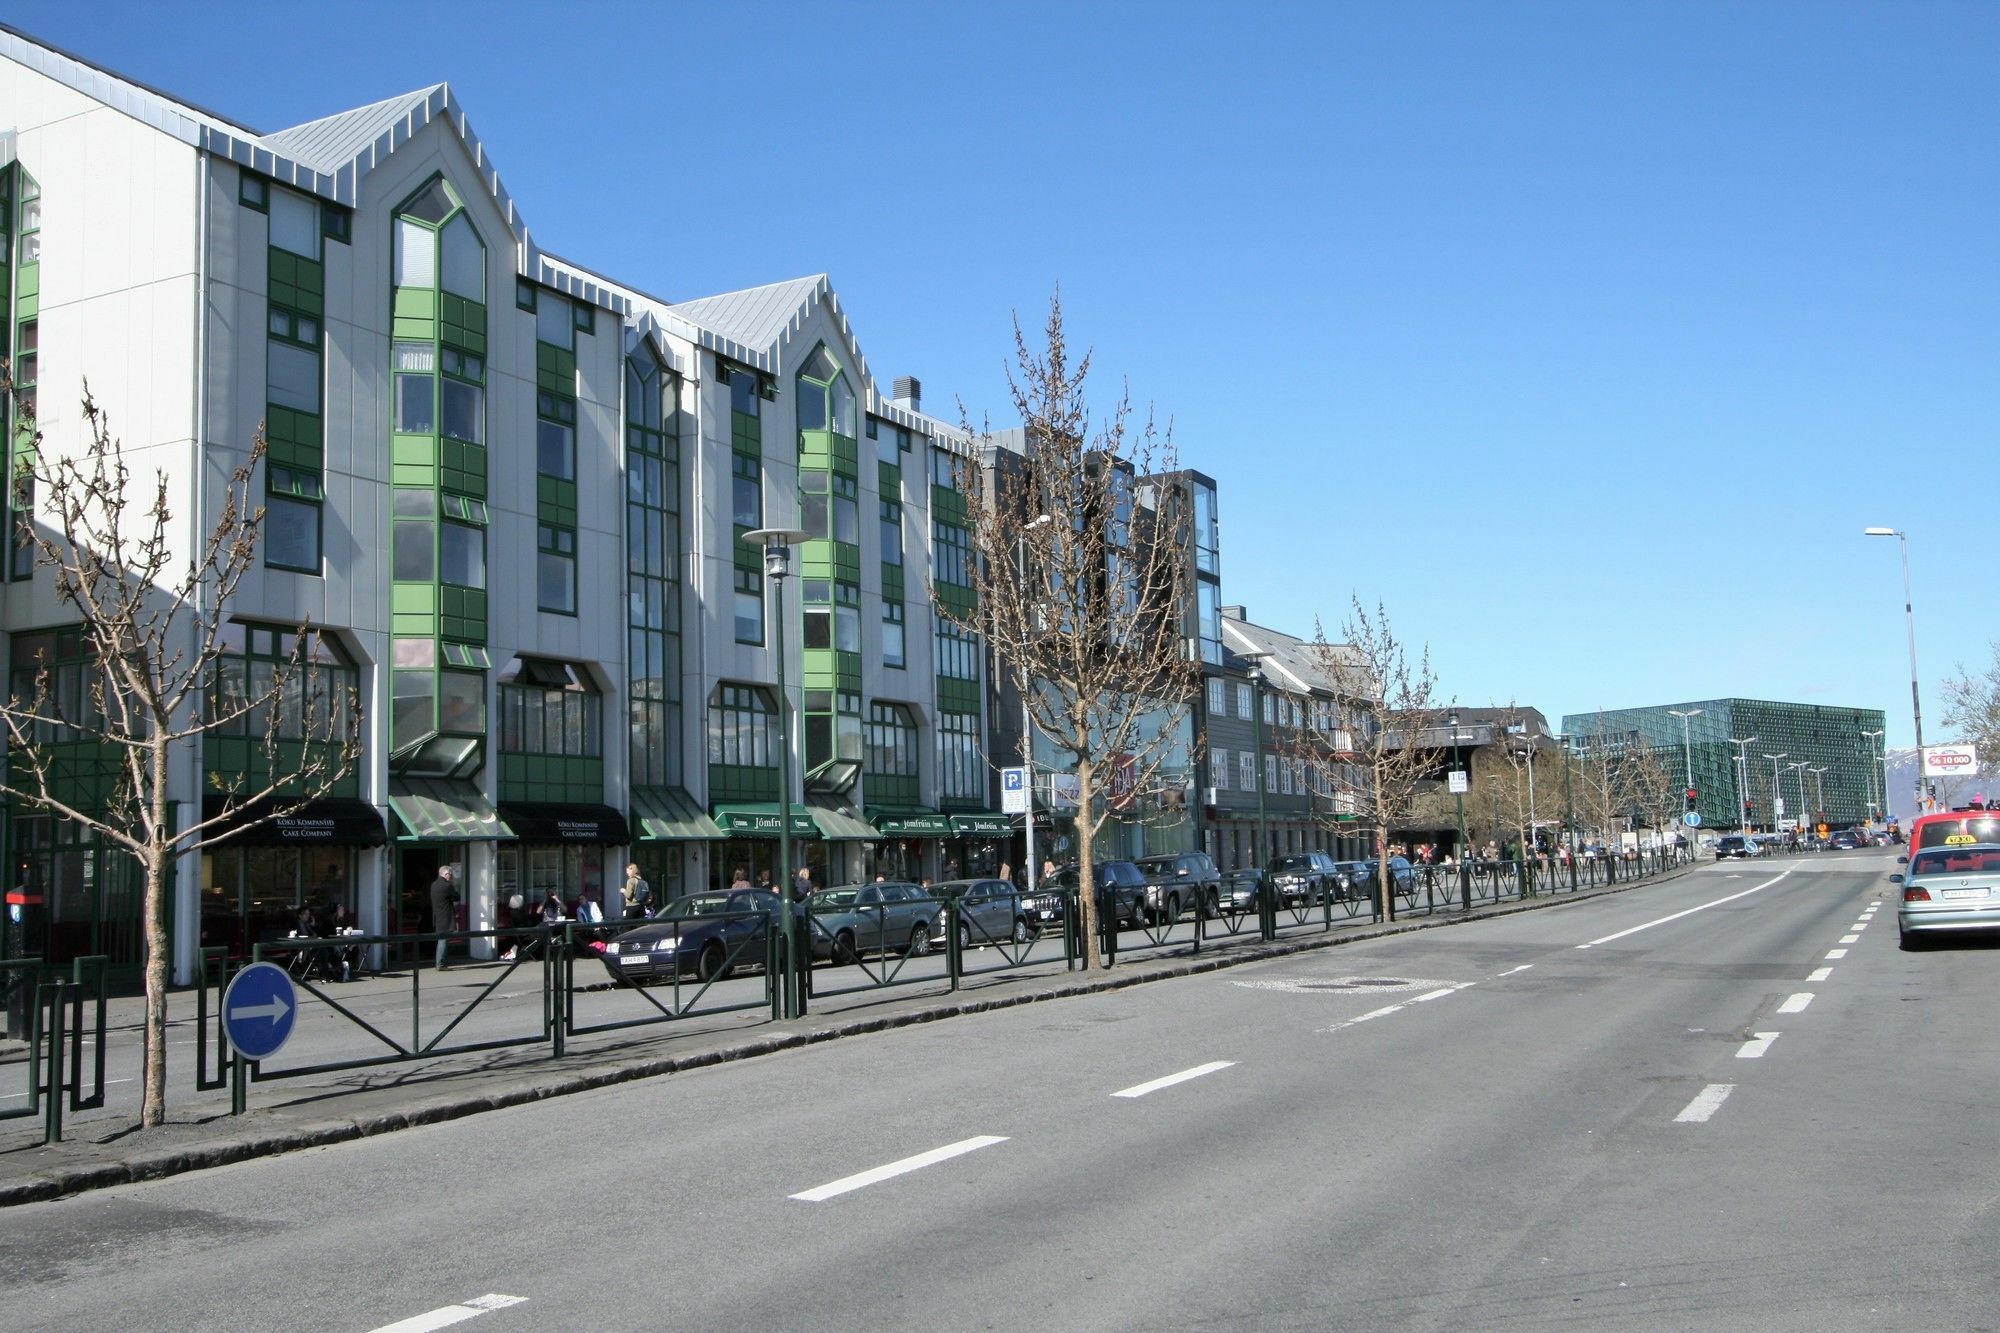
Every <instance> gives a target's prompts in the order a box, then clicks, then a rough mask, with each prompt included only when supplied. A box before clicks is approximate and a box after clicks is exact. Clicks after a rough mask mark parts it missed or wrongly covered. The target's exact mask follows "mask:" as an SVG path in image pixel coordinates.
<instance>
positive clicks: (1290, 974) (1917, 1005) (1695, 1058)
mask: <svg viewBox="0 0 2000 1333" xmlns="http://www.w3.org/2000/svg"><path fill="white" fill-rule="evenodd" d="M1892 868H1893V863H1892V861H1891V860H1890V858H1889V857H1887V856H1886V855H1885V854H1879V853H1866V854H1850V855H1846V856H1828V857H1821V858H1810V859H1806V860H1801V861H1792V862H1780V863H1777V864H1774V865H1768V866H1764V865H1741V864H1739V865H1732V866H1728V867H1716V868H1710V869H1705V870H1703V871H1701V872H1699V873H1697V874H1694V875H1690V876H1687V877H1684V878H1682V879H1680V880H1677V881H1673V882H1670V883H1668V884H1664V885H1659V886H1655V887H1651V888H1644V889H1641V890H1639V891H1635V892H1631V893H1626V894H1621V895H1616V896H1613V897H1607V898H1600V899H1594V900H1588V901H1582V902H1578V903H1575V904H1574V905H1566V906H1564V907H1562V908H1560V909H1556V910H1549V911H1538V912H1529V913H1524V914H1521V915H1517V916H1512V917H1506V918H1501V919H1495V920H1489V921H1484V922H1477V923H1471V924H1467V925H1463V926H1454V927H1450V928H1446V929H1439V930H1428V931H1420V932H1416V933H1413V934H1410V935H1405V936H1398V937H1394V938H1390V939H1383V940H1378V941H1372V942H1369V943H1366V944H1360V945H1355V946H1350V947H1344V948H1338V949H1330V950H1325V951H1319V952H1315V953H1311V954H1307V955H1302V956H1294V957H1290V958H1286V959H1282V960H1276V961H1273V962H1270V963H1267V964H1260V965H1255V966H1249V967H1242V968H1233V969H1228V970H1225V971H1223V972H1220V973H1215V974H1208V975H1203V976H1199V977H1191V978H1186V979H1182V980H1177V981H1171V982H1162V983H1159V984H1155V985H1148V986H1143V987H1138V988H1135V989H1131V990H1125V991H1119V992H1113V993H1108V994H1104V995H1099V996H1092V997H1087V998H1081V999H1073V1000H1064V1001H1058V1002H1052V1003H1046V1004H1038V1005H1032V1006H1027V1007H1024V1008H1018V1009H1008V1010H1002V1011H998V1012H994V1013H989V1014H982V1015H972V1016H968V1017H964V1018H960V1019H956V1020H953V1021H950V1022H946V1023H938V1024H929V1025H924V1026H921V1027H916V1028H907V1029H901V1030H897V1031H893V1032H887V1033H882V1034H878V1035H875V1036H870V1037H866V1038H860V1039H850V1040H844V1041H840V1042H835V1043H829V1044H826V1045H823V1046H817V1047H811V1048H806V1049H803V1050H799V1051H794V1052H789V1053H785V1054H781V1055H776V1056H771V1057H767V1058H761V1059H757V1060H752V1061H746V1062H741V1063H736V1064H730V1065H724V1066H720V1067H717V1068H714V1069H709V1070H703V1071H699V1072H696V1073H692V1074H684V1075H681V1076H677V1077H675V1078H673V1079H669V1080H657V1081H651V1082H645V1083H638V1084H630V1085H622V1086H620V1087H617V1088H613V1089H607V1090H605V1091H603V1092H600V1093H593V1094H588V1095H584V1096H576V1097H566V1098H561V1099H559V1100H557V1101H554V1102H550V1103H546V1104H542V1105H537V1106H531V1107H523V1108H519V1109H515V1110H510V1111H504V1112H498V1113H494V1114H490V1115H485V1116H479V1117H474V1118H472V1119H469V1120H463V1121H457V1122H453V1123H450V1124H446V1125H440V1126H435V1127H429V1128H424V1129H417V1130H411V1131H407V1132H404V1133H400V1134H396V1135H390V1136H386V1137H382V1138H376V1139H369V1140H364V1141H361V1142H357V1143H352V1144H346V1145H341V1146H338V1147H333V1148H327V1149H322V1150H317V1151H313V1152H310V1153H303V1154H296V1155H292V1156H288V1157H284V1158H278V1159H271V1160H266V1161H260V1162H255V1163H249V1164H245V1165H242V1166H238V1167H232V1168H227V1169H224V1170H220V1171H214V1172H209V1173H205V1174H201V1175H195V1176H188V1177H180V1178H175V1179H172V1180H167V1181H161V1182H157V1183H154V1184H148V1185H140V1186H133V1187H127V1188H122V1189H117V1190H110V1191H103V1192H99V1193H93V1194H89V1195H84V1196H81V1197H78V1198H75V1199H70V1200H64V1201H59V1202H55V1203H50V1204H40V1205H33V1206H30V1207H26V1208H21V1209H16V1210H10V1211H9V1212H8V1213H7V1215H6V1217H5V1226H4V1227H0V1309H4V1310H5V1312H6V1314H5V1319H6V1322H7V1324H8V1326H9V1327H10V1328H14V1329H30V1328H58V1327H61V1328H65V1329H67V1328H73V1327H75V1326H77V1324H78V1323H79V1322H86V1323H87V1322H93V1321H116V1322H120V1323H129V1322H131V1321H132V1320H133V1319H134V1318H135V1312H140V1311H143V1316H142V1317H140V1322H142V1323H143V1324H144V1325H146V1326H147V1327H151V1328H159V1329H177V1328H190V1329H192V1328H242V1329H267V1328H272V1327H280V1326H282V1327H287V1328H300V1329H317V1328H327V1329H356V1330H372V1329H379V1328H385V1327H392V1326H395V1327H401V1328H406V1329H416V1328H437V1327H444V1326H445V1325H446V1323H447V1322H453V1321H456V1322H471V1321H476V1324H477V1327H478V1328H479V1329H480V1330H481V1333H485V1331H486V1330H493V1333H500V1330H504V1329H506V1328H509V1327H515V1328H526V1327H537V1328H541V1327H558V1326H560V1327H587V1328H595V1327H605V1328H618V1327H641V1326H652V1327H657V1326H669V1325H671V1326H676V1327H680V1326H701V1327H719V1328H757V1329H763V1328H770V1327H780V1326H791V1327H807V1328H821V1327H824V1328H844V1327H856V1328H860V1327H867V1328H881V1327H889V1328H902V1327H909V1328H917V1327H942V1328H1022V1327H1060V1328H1093V1329H1094V1328H1134V1329H1138V1328H1160V1327H1166V1326H1179V1327H1188V1328H1204V1329H1207V1328H1213V1329H1225V1328H1226V1329H1234V1328H1248V1327H1256V1328H1308V1327H1310V1328H1327V1327H1341V1328H1418V1329H1465V1328H1506V1327H1522V1328H1547V1327H1556V1326H1571V1327H1589V1328H1593V1329H1595V1328H1674V1329H1680V1328H1693V1327H1699V1328H1704V1329H1738V1328H1740V1329H1759V1330H1763V1329H1792V1328H1798V1329H1804V1328H1812V1329H1823V1328H1871V1329H1876V1328H1910V1329H1937V1328H1969V1327H1979V1326H1988V1325H1991V1324H1993V1323H1995V1322H2000V1283H1997V1282H1996V1280H1995V1277H1994V1273H1993V1269H1994V1265H1993V1261H1992V1255H1993V1253H1994V1252H1995V1249H1996V1244H1997V1243H2000V1215H1996V1211H1995V1209H1994V1208H1993V1207H1992V1203H1993V1200H1994V1197H1995V1188H1994V1175H1995V1170H1994V1167H1993V1159H1992V1156H1991V1154H1990V1152H1989V1151H1987V1145H1988V1143H1989V1141H1990V1140H1991V1138H1992V1136H1993V1132H1994V1130H1995V1129H1996V1128H2000V1122H1996V1116H1995V1113H1994V1110H1993V1105H1994V1074H1993V1071H1994V1069H1995V1068H1996V1061H1995V1059H1994V1056H1995V1054H1996V1051H1995V1046H1996V1044H2000V1043H1996V1039H1995V1036H1994V1034H1993V1030H1992V1024H1991V1023H1990V1021H1989V1020H1988V1019H1987V1017H1986V1016H1987V1015H1988V1014H1989V1013H1990V1012H1992V1010H1993V1008H1994V1005H1995V1002H1996V1000H1997V999H2000V995H1996V991H2000V981H1996V979H1995V975H1994V968H1993V966H1992V962H1993V958H1992V951H1991V950H1990V949H1989V948H1987V947H1982V946H1959V947H1954V948H1944V949H1939V950H1936V951H1932V952H1925V953H1918V954H1904V953H1900V952H1899V951H1898V950H1897V945H1896V931H1895V921H1894V903H1893V901H1891V900H1889V898H1888V897H1887V896H1886V891H1887V889H1888V885H1887V883H1886V881H1885V880H1884V878H1883V876H1884V874H1885V873H1886V872H1887V871H1888V870H1889V869H1892ZM1878 903H1879V904H1880V905H1879V907H1876V906H1874V905H1875V904H1878ZM1871 909H1872V910H1871ZM1850 937H1851V938H1850ZM1176 1076H1179V1077H1178V1079H1177V1080H1176ZM891 1168H895V1169H894V1170H893V1171H892V1170H891ZM398 1321H412V1322H403V1323H400V1324H399V1322H398Z"/></svg>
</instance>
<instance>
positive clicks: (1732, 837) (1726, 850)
mask: <svg viewBox="0 0 2000 1333" xmlns="http://www.w3.org/2000/svg"><path fill="white" fill-rule="evenodd" d="M1757 852H1758V846H1757V840H1756V839H1755V838H1746V837H1742V836H1741V835H1739V834H1735V833H1731V834H1727V835H1725V836H1723V837H1720V838H1717V839H1716V840H1715V859H1716V860H1718V861H1739V860H1745V859H1747V858H1749V857H1752V856H1755V855H1757Z"/></svg>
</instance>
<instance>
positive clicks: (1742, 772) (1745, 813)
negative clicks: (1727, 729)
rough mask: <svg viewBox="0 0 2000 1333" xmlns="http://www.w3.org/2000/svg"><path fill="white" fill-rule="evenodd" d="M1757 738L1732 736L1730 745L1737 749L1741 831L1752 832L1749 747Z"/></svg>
mask: <svg viewBox="0 0 2000 1333" xmlns="http://www.w3.org/2000/svg"><path fill="white" fill-rule="evenodd" d="M1756 739H1757V738H1756V737H1755V736H1731V737H1730V738H1729V743H1730V744H1731V745H1733V746H1735V747H1736V813H1737V815H1738V819H1737V822H1736V827H1737V829H1738V830H1739V831H1741V832H1744V833H1748V832H1749V831H1750V755H1749V747H1750V745H1752V744H1753V743H1754V742H1755V741H1756Z"/></svg>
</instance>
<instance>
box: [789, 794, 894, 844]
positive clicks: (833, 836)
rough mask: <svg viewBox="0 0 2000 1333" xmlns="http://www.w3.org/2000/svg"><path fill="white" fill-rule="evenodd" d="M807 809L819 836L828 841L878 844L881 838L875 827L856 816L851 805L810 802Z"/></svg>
mask: <svg viewBox="0 0 2000 1333" xmlns="http://www.w3.org/2000/svg"><path fill="white" fill-rule="evenodd" d="M807 808H808V809H810V810H811V811H812V821H813V823H814V824H817V825H818V826H819V836H820V837H822V838H825V839H827V840H828V841H831V842H879V841H880V840H881V838H882V835H881V834H880V833H879V832H877V831H876V829H875V826H874V825H873V824H871V823H869V822H868V821H867V820H865V819H863V818H862V817H861V816H860V815H859V814H857V813H856V812H855V809H854V807H853V806H851V805H836V804H834V803H833V802H832V801H812V802H809V803H808V806H807Z"/></svg>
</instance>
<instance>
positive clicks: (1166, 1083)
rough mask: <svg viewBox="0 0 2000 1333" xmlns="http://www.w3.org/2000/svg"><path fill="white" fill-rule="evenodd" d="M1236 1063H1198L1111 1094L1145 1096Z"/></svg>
mask: <svg viewBox="0 0 2000 1333" xmlns="http://www.w3.org/2000/svg"><path fill="white" fill-rule="evenodd" d="M1235 1063H1236V1062H1235V1061H1234V1060H1211V1061H1209V1062H1208V1063H1207V1064H1205V1065H1196V1066H1195V1067H1194V1068H1193V1069H1183V1070H1182V1071H1181V1072H1180V1073H1178V1074H1168V1075H1167V1076H1166V1077H1165V1078H1156V1079H1154V1080H1153V1081H1152V1082H1150V1083H1135V1084H1133V1085H1132V1086H1131V1087H1129V1088H1120V1089H1119V1090H1118V1091H1116V1092H1114V1093H1112V1094H1111V1095H1112V1096H1113V1097H1143V1096H1145V1095H1146V1094H1147V1093H1149V1092H1158V1091H1159V1090H1160V1089H1161V1088H1171V1087H1173V1086H1174V1084H1176V1083H1185V1082H1187V1081H1188V1080H1189V1079H1191V1078H1200V1077H1201V1076H1202V1075H1203V1074H1213V1073H1214V1072H1215V1071H1216V1070H1218V1069H1228V1068H1229V1067H1230V1066H1232V1065H1234V1064H1235Z"/></svg>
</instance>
